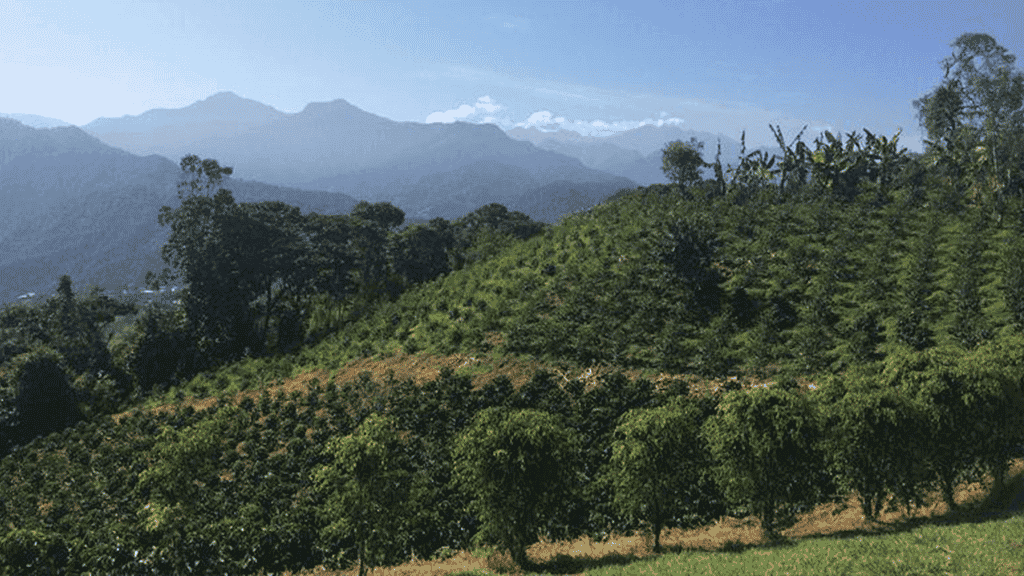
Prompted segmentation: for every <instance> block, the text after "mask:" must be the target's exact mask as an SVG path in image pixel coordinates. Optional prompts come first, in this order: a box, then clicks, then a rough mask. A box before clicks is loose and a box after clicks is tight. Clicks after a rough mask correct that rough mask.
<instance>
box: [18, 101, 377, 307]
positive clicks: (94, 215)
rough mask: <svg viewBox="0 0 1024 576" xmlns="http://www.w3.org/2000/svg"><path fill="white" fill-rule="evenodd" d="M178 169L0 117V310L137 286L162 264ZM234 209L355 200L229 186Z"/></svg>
mask: <svg viewBox="0 0 1024 576" xmlns="http://www.w3.org/2000/svg"><path fill="white" fill-rule="evenodd" d="M179 177H180V169H179V168H178V165H177V164H176V163H174V162H171V161H170V160H168V159H167V158H163V157H161V156H157V155H150V156H145V157H141V156H136V155H133V154H130V153H128V152H125V151H123V150H119V149H117V148H113V147H111V146H107V145H106V144H103V143H102V142H100V141H99V140H96V139H95V138H93V137H92V136H89V135H88V134H86V133H85V132H84V131H82V130H81V129H80V128H77V127H73V126H70V127H61V128H51V129H35V128H31V127H29V126H25V125H24V124H21V123H19V122H17V121H15V120H12V119H7V118H0V202H3V204H4V207H5V209H4V210H3V211H0V303H3V302H10V301H13V300H15V299H16V298H17V296H18V295H19V294H23V293H28V292H35V293H39V294H48V293H52V292H53V291H54V287H55V286H56V284H57V280H58V279H59V278H60V276H61V275H63V274H70V275H71V277H72V280H73V282H74V284H75V286H76V287H79V288H81V287H84V286H85V285H90V284H91V285H96V286H101V287H103V288H106V289H108V290H115V289H119V288H121V287H124V286H139V285H141V284H142V279H143V278H144V277H145V274H146V272H147V271H154V272H155V271H158V270H160V269H161V268H162V267H163V266H162V262H161V260H160V248H161V247H162V246H163V243H164V241H165V240H166V238H167V233H168V232H167V230H166V229H165V228H161V227H160V226H159V225H158V224H157V214H158V213H159V210H160V207H161V206H175V205H177V202H178V198H177V192H176V184H177V182H178V179H179ZM224 187H225V188H227V189H229V190H231V191H232V192H233V193H234V196H235V199H236V201H238V202H260V201H264V200H281V201H284V202H287V203H289V204H292V205H295V206H299V207H300V208H301V209H302V210H303V211H304V212H309V211H316V212H320V213H325V214H336V213H346V212H348V211H350V210H351V209H352V207H353V206H354V205H355V204H356V202H357V201H356V200H355V199H354V198H351V197H349V196H346V195H344V194H331V193H327V192H310V191H304V190H297V189H291V188H284V187H279V186H272V185H268V184H263V183H259V182H250V181H242V180H236V179H228V180H227V181H225V182H224Z"/></svg>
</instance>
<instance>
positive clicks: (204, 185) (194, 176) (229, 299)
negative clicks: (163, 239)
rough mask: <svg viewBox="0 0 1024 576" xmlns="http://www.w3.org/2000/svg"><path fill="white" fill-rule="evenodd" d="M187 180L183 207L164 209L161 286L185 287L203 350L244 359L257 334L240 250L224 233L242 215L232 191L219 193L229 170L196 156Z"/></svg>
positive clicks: (181, 189) (181, 190)
mask: <svg viewBox="0 0 1024 576" xmlns="http://www.w3.org/2000/svg"><path fill="white" fill-rule="evenodd" d="M181 170H182V172H183V173H184V176H183V179H182V181H181V182H179V184H178V198H179V199H180V200H181V205H180V206H179V207H178V208H175V209H172V208H170V207H168V206H164V207H162V208H161V209H160V216H159V218H158V222H159V223H160V225H161V226H169V227H170V229H171V232H170V235H169V237H168V239H167V243H166V244H164V247H163V249H162V256H163V259H164V262H166V263H167V265H168V266H169V268H166V269H165V270H164V272H163V273H162V274H161V278H160V279H161V281H162V282H163V283H166V282H167V281H168V280H170V279H171V278H175V277H179V278H181V279H182V280H183V281H184V283H185V284H186V289H185V290H184V294H183V296H182V300H183V301H184V308H185V312H186V316H187V317H188V322H189V332H190V333H192V334H194V335H195V338H196V339H197V340H198V342H199V347H200V349H203V350H204V351H206V352H207V354H209V355H210V356H211V360H213V361H215V359H217V358H225V357H232V356H235V355H238V354H240V352H241V349H242V348H243V347H244V344H245V342H244V339H245V337H246V336H248V335H249V334H251V332H252V318H251V317H250V314H249V299H247V298H246V296H247V295H246V294H244V293H243V292H241V290H240V287H239V283H238V276H239V274H240V270H239V268H238V266H237V262H236V261H234V258H233V257H234V256H236V253H235V252H236V249H237V247H235V246H228V245H227V242H226V238H225V236H226V235H225V228H226V227H227V226H228V224H229V223H228V220H229V218H230V217H232V216H233V215H234V214H233V212H235V211H236V210H237V206H236V205H235V200H234V198H233V197H232V195H231V191H229V190H226V189H224V188H220V189H218V190H217V191H216V194H215V195H213V196H210V195H208V194H209V193H211V192H212V191H213V190H214V189H215V188H217V187H218V186H219V185H220V183H221V180H222V179H223V177H224V176H225V175H230V174H231V172H232V170H231V168H230V167H221V166H220V165H219V164H218V163H217V161H216V160H212V159H206V160H199V158H198V157H197V156H195V155H189V156H185V157H184V158H182V160H181Z"/></svg>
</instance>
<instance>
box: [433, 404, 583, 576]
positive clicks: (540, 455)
mask: <svg viewBox="0 0 1024 576" xmlns="http://www.w3.org/2000/svg"><path fill="white" fill-rule="evenodd" d="M579 451H580V441H579V438H578V436H577V434H576V432H575V431H573V430H571V429H568V428H566V427H564V426H563V425H562V424H561V422H560V420H559V419H558V418H557V417H556V416H553V415H551V414H547V413H544V412H540V411H537V410H518V411H513V412H509V411H507V410H505V409H503V408H497V407H495V408H488V409H486V410H484V411H482V412H480V413H479V414H477V416H476V417H475V418H474V419H473V422H472V423H471V424H470V425H469V426H468V427H467V428H466V429H465V430H464V431H463V432H462V434H460V435H459V436H458V438H457V439H456V440H455V445H454V448H453V452H452V459H453V460H454V461H455V463H456V464H455V473H454V477H455V481H456V482H457V483H458V485H459V486H460V487H461V488H462V489H463V490H464V491H466V492H468V494H469V496H470V497H471V498H472V502H471V504H470V509H471V510H472V511H473V512H475V513H476V515H477V518H478V519H479V521H480V531H479V532H478V533H477V536H476V540H477V543H478V544H481V543H493V544H496V545H497V546H498V548H499V549H500V550H503V551H507V552H509V553H510V554H511V555H512V559H513V560H514V561H515V562H516V563H518V564H519V565H520V566H523V567H525V566H527V565H528V564H529V562H528V560H527V557H526V548H527V546H529V545H530V544H532V543H533V542H534V541H536V539H537V534H538V531H539V530H540V529H541V528H542V527H544V526H545V525H547V524H548V522H549V521H550V520H551V519H552V518H553V514H554V513H555V511H556V510H558V509H559V508H560V506H561V505H562V503H563V502H564V501H565V500H566V497H567V496H568V495H570V494H571V492H572V491H573V490H574V489H575V487H576V485H577V484H578V480H577V478H576V460H577V458H578V454H579Z"/></svg>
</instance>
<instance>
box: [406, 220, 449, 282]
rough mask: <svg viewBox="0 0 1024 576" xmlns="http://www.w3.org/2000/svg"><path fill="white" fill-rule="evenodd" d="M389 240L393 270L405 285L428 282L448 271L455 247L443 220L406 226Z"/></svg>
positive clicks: (447, 224)
mask: <svg viewBox="0 0 1024 576" xmlns="http://www.w3.org/2000/svg"><path fill="white" fill-rule="evenodd" d="M392 241H393V248H392V251H391V259H392V264H391V266H392V269H393V270H394V272H395V274H397V275H398V276H400V277H402V278H403V279H404V280H405V281H406V282H407V283H409V284H419V283H422V282H427V281H429V280H433V279H434V278H437V277H438V276H440V275H442V274H446V273H448V272H450V271H451V265H450V262H449V253H450V252H451V251H452V250H453V249H454V247H455V233H454V230H453V229H452V226H451V224H450V223H449V222H448V221H447V220H445V219H444V218H434V219H433V220H431V221H430V222H429V223H428V224H426V225H424V224H415V225H412V226H409V227H408V228H406V229H405V230H403V231H402V232H401V233H399V234H396V235H395V236H394V237H393V239H392Z"/></svg>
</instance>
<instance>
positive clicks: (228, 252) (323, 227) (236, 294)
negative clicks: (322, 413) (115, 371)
mask: <svg viewBox="0 0 1024 576" xmlns="http://www.w3.org/2000/svg"><path fill="white" fill-rule="evenodd" d="M181 168H182V171H183V172H184V175H185V177H184V179H183V181H182V182H181V183H180V184H179V186H178V195H179V198H180V199H181V205H180V206H179V207H178V208H176V209H171V208H169V207H166V206H165V207H163V208H162V209H161V212H160V220H159V221H160V224H161V225H168V226H170V227H171V233H170V236H169V238H168V241H167V243H166V244H165V245H164V248H163V257H164V261H165V262H167V264H168V265H169V266H170V267H171V268H173V272H172V270H171V268H168V269H167V270H165V273H164V274H163V277H164V278H162V280H166V279H168V278H170V277H173V276H175V275H176V276H179V277H181V278H182V279H183V280H184V282H185V284H186V290H185V291H184V294H183V296H182V300H183V302H184V309H185V314H186V317H187V319H188V325H189V328H188V332H189V333H191V334H194V335H195V338H196V340H197V341H198V342H199V349H200V350H202V351H204V353H205V354H206V355H207V357H209V358H210V359H211V360H212V361H217V360H228V359H231V358H235V357H238V356H241V355H243V354H249V353H257V354H259V353H263V352H264V351H265V350H266V347H267V345H268V340H269V341H270V343H271V344H273V345H274V346H275V347H276V348H278V349H287V348H288V347H289V346H291V345H293V344H295V343H296V340H298V341H301V340H302V336H303V334H302V333H303V332H304V329H303V326H302V324H303V322H304V318H305V315H304V309H303V306H302V303H301V301H302V299H303V298H304V297H306V296H308V295H309V294H311V293H312V292H313V291H314V290H317V289H328V290H329V291H330V292H331V293H332V294H339V295H340V294H343V293H345V292H347V291H348V286H349V284H350V280H349V278H348V271H349V269H350V268H351V265H352V264H351V260H352V258H351V257H350V254H351V248H350V247H349V246H348V243H349V240H350V239H352V238H353V236H356V235H354V234H352V228H351V226H349V225H348V219H347V218H346V219H345V222H344V223H341V224H343V225H339V224H340V223H339V222H338V221H337V220H335V219H333V218H332V217H321V216H318V215H310V216H309V217H304V216H302V214H301V213H300V211H299V209H298V208H296V207H294V206H289V205H287V204H284V203H282V202H272V201H271V202H259V203H243V204H236V203H235V200H234V198H233V196H232V194H231V192H230V191H229V190H226V189H223V188H220V189H219V190H218V191H217V192H216V194H215V195H213V196H209V195H206V194H205V193H208V192H210V191H212V190H213V189H214V188H216V187H217V186H219V184H220V182H221V179H222V178H223V176H224V175H226V174H230V173H231V169H230V168H222V167H220V166H219V164H218V163H217V161H216V160H209V159H208V160H203V161H199V160H198V158H197V157H196V156H186V157H185V158H183V159H182V161H181ZM367 206H368V207H367V208H366V210H364V212H366V213H367V217H379V219H381V220H382V221H383V222H384V224H379V223H377V222H376V221H371V220H359V221H360V222H362V223H363V224H364V226H363V227H364V228H369V229H373V230H375V231H379V230H381V226H382V225H389V226H390V225H392V224H393V223H394V222H399V223H400V222H401V218H400V216H401V214H397V215H396V214H394V213H392V211H389V210H387V209H386V208H387V207H381V206H378V205H367ZM392 208H393V207H392ZM395 210H397V209H395ZM399 213H400V211H399ZM396 218H397V220H396ZM382 245H383V244H382V242H378V243H377V245H376V246H373V247H372V248H368V250H372V251H375V252H383V248H382ZM332 258H338V260H337V262H332ZM333 264H336V268H334V269H333V270H332V268H333ZM275 321H276V323H275ZM273 326H276V328H277V331H276V333H273V332H271V328H272V327H273Z"/></svg>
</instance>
